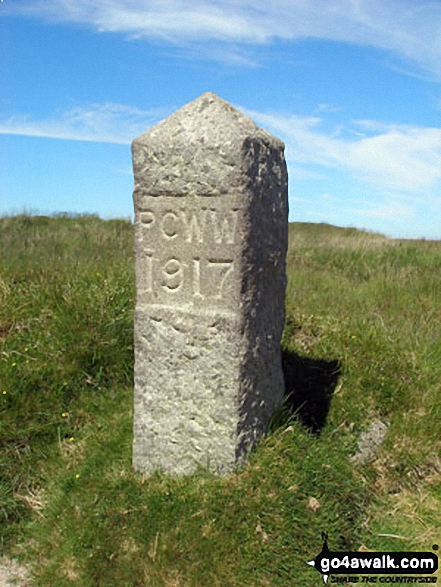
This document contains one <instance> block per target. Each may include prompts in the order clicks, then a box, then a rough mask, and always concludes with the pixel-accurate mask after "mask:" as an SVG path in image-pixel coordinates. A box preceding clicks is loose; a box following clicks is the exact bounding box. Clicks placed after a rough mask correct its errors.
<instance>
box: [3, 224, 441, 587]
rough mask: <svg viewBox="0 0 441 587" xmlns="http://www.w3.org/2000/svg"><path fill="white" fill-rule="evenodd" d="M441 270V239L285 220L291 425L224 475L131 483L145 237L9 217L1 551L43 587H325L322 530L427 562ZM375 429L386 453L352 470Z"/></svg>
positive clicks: (436, 518)
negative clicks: (28, 566) (317, 566)
mask: <svg viewBox="0 0 441 587" xmlns="http://www.w3.org/2000/svg"><path fill="white" fill-rule="evenodd" d="M440 269H441V243H440V242H428V241H394V240H389V239H386V238H384V237H383V236H381V235H376V234H368V233H364V232H361V231H358V230H355V229H340V228H336V227H332V226H329V225H311V224H293V225H291V226H290V245H289V255H288V289H287V298H286V309H287V319H286V328H285V332H284V336H283V346H284V349H285V355H284V356H285V367H286V370H287V380H288V382H289V390H293V394H292V395H291V396H290V398H288V399H287V404H286V409H285V411H284V413H282V414H280V415H279V417H278V418H276V419H275V421H274V424H273V426H272V430H271V432H270V433H269V434H268V436H267V437H265V438H264V439H263V440H262V441H261V442H260V444H259V446H258V448H257V450H256V451H255V452H254V453H253V455H252V456H251V458H250V460H249V462H248V463H247V465H246V466H244V467H243V468H242V469H241V470H238V471H237V472H236V473H234V474H232V475H230V476H228V477H227V478H221V479H220V478H216V477H213V476H212V475H210V474H208V473H206V472H205V471H203V470H201V471H198V472H197V473H196V474H195V475H193V476H190V477H186V478H180V479H173V478H168V477H166V476H163V475H161V474H155V475H153V476H151V477H149V478H143V477H142V476H140V475H138V474H135V473H134V472H133V471H132V468H131V442H132V430H131V427H132V393H133V390H132V370H133V343H132V329H133V301H134V274H133V246H132V226H131V225H130V223H129V222H126V221H122V220H114V221H107V222H104V221H102V220H99V219H98V218H96V217H93V216H90V217H58V218H46V217H34V218H31V217H26V216H18V217H13V218H4V219H0V410H1V424H0V426H1V427H0V442H1V447H0V459H1V461H0V518H1V538H0V539H1V543H0V546H1V547H2V549H3V551H4V552H5V553H6V554H7V555H8V556H11V557H17V558H22V559H24V560H26V561H28V562H30V563H32V565H33V574H34V584H35V585H38V586H44V587H48V586H50V587H64V586H68V585H69V586H72V585H75V586H78V587H98V586H106V587H125V586H127V587H129V586H153V587H155V586H158V587H159V586H161V587H162V586H179V587H181V586H186V587H187V586H194V587H204V586H210V587H212V586H244V587H245V586H254V585H256V586H269V585H271V586H273V585H274V586H282V585H283V586H288V585H302V586H306V587H309V586H311V587H312V586H316V585H318V584H320V582H321V579H320V576H319V575H318V574H317V572H316V571H314V570H313V569H311V568H310V567H309V566H308V565H307V564H306V561H308V560H310V559H311V558H313V557H314V556H315V555H316V554H317V553H318V552H319V550H320V549H321V545H322V543H321V532H322V531H327V532H328V534H329V545H330V547H331V548H332V549H333V550H344V549H346V550H348V549H349V550H357V549H359V548H368V549H372V550H391V551H398V550H431V548H432V545H434V544H436V543H438V544H440V543H441V522H440V519H441V516H440V513H441V506H440V504H441V484H440V474H441V459H440V455H441V341H440V339H441V271H440ZM289 408H291V412H292V409H293V408H294V409H295V410H297V413H298V414H299V415H300V418H296V417H292V415H290V411H289ZM317 414H320V418H318V416H316V415H317ZM377 421H381V422H382V423H384V424H385V425H387V426H388V429H387V435H386V438H385V440H384V443H383V444H382V445H381V447H380V448H379V449H378V451H377V452H376V453H375V454H374V455H373V456H372V458H370V460H368V461H367V462H365V463H354V462H353V461H351V456H353V455H354V454H355V453H356V452H357V447H358V441H359V439H360V435H361V434H362V433H363V432H364V431H366V430H368V429H369V427H370V426H371V424H372V423H373V422H377ZM311 429H312V430H313V432H312V431H311Z"/></svg>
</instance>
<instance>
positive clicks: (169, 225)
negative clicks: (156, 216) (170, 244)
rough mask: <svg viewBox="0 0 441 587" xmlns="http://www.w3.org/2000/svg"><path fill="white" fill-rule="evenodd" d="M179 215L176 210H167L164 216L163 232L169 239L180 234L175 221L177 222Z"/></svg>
mask: <svg viewBox="0 0 441 587" xmlns="http://www.w3.org/2000/svg"><path fill="white" fill-rule="evenodd" d="M177 220H178V217H177V216H176V214H175V213H174V212H166V213H165V214H164V216H163V217H162V222H161V232H162V234H163V235H164V236H165V238H167V239H172V238H175V237H176V236H178V233H177V231H176V228H175V227H174V226H173V223H176V221H177Z"/></svg>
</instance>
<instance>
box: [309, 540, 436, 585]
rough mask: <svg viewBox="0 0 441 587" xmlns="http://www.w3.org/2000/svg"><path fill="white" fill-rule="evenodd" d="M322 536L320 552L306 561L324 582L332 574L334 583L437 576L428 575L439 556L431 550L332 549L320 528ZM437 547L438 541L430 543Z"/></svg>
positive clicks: (433, 580) (425, 580)
mask: <svg viewBox="0 0 441 587" xmlns="http://www.w3.org/2000/svg"><path fill="white" fill-rule="evenodd" d="M322 538H323V548H322V550H321V552H319V554H318V555H317V556H316V557H315V558H314V559H313V560H311V561H308V565H310V566H311V567H314V568H315V569H316V570H317V571H318V572H319V573H321V575H322V577H323V581H324V583H325V584H326V583H327V582H328V579H329V577H330V576H331V575H332V582H333V583H389V584H398V583H399V584H415V583H417V584H418V583H436V581H437V578H436V577H428V576H427V575H431V574H433V573H435V572H436V571H437V570H438V557H437V555H436V554H434V553H433V552H334V551H331V550H329V548H328V535H327V534H326V533H325V532H322ZM437 548H438V546H437V545H434V546H433V549H434V550H437ZM339 575H345V577H343V576H341V577H339ZM360 575H363V576H360ZM371 575H373V576H371ZM377 575H381V577H377ZM391 575H393V577H392V576H391ZM415 575H426V576H424V577H422V576H419V577H416V576H415Z"/></svg>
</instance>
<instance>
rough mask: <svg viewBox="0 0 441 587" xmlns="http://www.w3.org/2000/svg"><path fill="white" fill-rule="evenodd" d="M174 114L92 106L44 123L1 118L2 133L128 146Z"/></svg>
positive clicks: (161, 111)
mask: <svg viewBox="0 0 441 587" xmlns="http://www.w3.org/2000/svg"><path fill="white" fill-rule="evenodd" d="M170 113H171V111H167V110H165V109H153V110H140V109H138V108H132V107H130V106H124V105H122V104H113V103H106V104H91V105H89V106H88V107H85V108H80V107H78V108H73V109H71V110H68V111H66V112H61V113H58V114H55V115H53V116H51V117H49V118H46V119H40V120H32V119H30V118H29V117H28V116H11V117H9V118H4V119H0V134H10V135H25V136H35V137H46V138H53V139H68V140H79V141H93V142H100V143H116V144H122V145H126V144H130V142H131V141H132V140H133V139H134V138H135V136H137V135H139V134H141V133H142V132H145V131H146V130H147V128H148V127H150V126H152V124H154V123H156V122H158V121H159V120H160V119H162V118H164V117H165V116H167V115H168V114H170Z"/></svg>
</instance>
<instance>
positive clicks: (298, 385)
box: [280, 350, 341, 434]
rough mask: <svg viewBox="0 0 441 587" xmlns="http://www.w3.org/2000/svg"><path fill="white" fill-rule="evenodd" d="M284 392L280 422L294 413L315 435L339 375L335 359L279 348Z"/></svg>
mask: <svg viewBox="0 0 441 587" xmlns="http://www.w3.org/2000/svg"><path fill="white" fill-rule="evenodd" d="M282 368H283V376H284V379H285V395H284V398H283V408H282V413H281V414H280V417H281V419H280V423H281V424H282V423H283V422H286V421H287V420H289V418H291V417H292V416H294V415H295V416H297V417H298V418H299V420H300V421H301V422H302V424H303V425H304V426H305V427H306V428H308V429H309V430H310V431H311V432H313V433H314V434H319V433H320V431H321V430H322V428H323V426H324V425H325V424H326V418H327V416H328V412H329V408H330V405H331V398H332V394H333V393H334V390H335V388H336V387H337V383H338V379H339V377H340V374H341V364H340V361H338V360H337V359H335V360H332V361H326V360H324V359H310V358H307V357H301V356H300V355H298V354H296V353H293V352H292V351H287V350H282Z"/></svg>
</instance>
